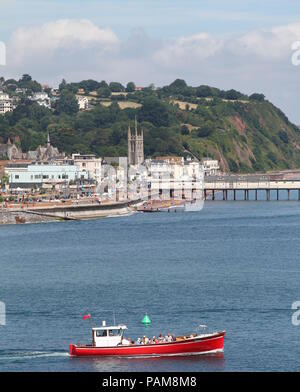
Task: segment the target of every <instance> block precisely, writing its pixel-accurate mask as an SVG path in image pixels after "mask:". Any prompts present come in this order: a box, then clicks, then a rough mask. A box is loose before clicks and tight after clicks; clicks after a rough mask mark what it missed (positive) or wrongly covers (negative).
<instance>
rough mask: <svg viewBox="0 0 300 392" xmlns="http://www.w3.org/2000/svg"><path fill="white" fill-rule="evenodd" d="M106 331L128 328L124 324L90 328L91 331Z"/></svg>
mask: <svg viewBox="0 0 300 392" xmlns="http://www.w3.org/2000/svg"><path fill="white" fill-rule="evenodd" d="M106 329H128V328H127V327H126V325H124V324H120V325H111V326H110V325H106V326H103V327H93V328H92V330H93V331H104V330H106Z"/></svg>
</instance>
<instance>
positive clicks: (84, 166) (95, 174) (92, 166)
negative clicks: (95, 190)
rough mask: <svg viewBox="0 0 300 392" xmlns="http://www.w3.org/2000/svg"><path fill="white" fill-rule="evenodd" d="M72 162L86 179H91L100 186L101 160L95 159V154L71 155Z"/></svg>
mask: <svg viewBox="0 0 300 392" xmlns="http://www.w3.org/2000/svg"><path fill="white" fill-rule="evenodd" d="M72 161H73V163H74V165H76V166H77V167H78V168H79V170H80V171H81V173H83V174H84V175H85V176H86V177H87V178H92V179H93V180H95V181H96V183H97V184H100V182H101V163H102V159H101V158H97V157H96V155H95V154H72Z"/></svg>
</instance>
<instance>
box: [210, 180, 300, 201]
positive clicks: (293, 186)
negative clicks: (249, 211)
mask: <svg viewBox="0 0 300 392" xmlns="http://www.w3.org/2000/svg"><path fill="white" fill-rule="evenodd" d="M292 191H293V195H295V192H296V194H297V196H296V199H295V196H294V198H293V200H298V201H300V178H299V179H293V180H290V179H289V180H284V179H274V178H272V177H269V176H252V175H249V176H218V177H206V178H205V181H204V200H216V199H217V195H220V194H221V197H220V196H219V197H218V200H224V201H227V200H233V201H236V200H245V201H249V200H255V201H257V200H267V201H270V200H271V195H272V200H288V201H289V200H291V192H292ZM241 192H242V194H243V197H242V199H241V198H239V199H238V197H237V195H238V193H239V195H240V194H241ZM250 195H251V196H250ZM259 195H260V198H259ZM262 195H263V196H262Z"/></svg>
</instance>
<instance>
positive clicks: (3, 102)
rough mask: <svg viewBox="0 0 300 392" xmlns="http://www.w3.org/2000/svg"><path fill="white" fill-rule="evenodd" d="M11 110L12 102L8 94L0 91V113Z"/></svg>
mask: <svg viewBox="0 0 300 392" xmlns="http://www.w3.org/2000/svg"><path fill="white" fill-rule="evenodd" d="M12 111H13V103H12V100H11V98H10V97H9V95H8V94H6V93H4V92H3V91H0V114H5V113H7V112H12Z"/></svg>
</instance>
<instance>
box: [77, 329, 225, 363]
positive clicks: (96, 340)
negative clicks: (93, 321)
mask: <svg viewBox="0 0 300 392" xmlns="http://www.w3.org/2000/svg"><path fill="white" fill-rule="evenodd" d="M126 329H127V327H126V325H122V324H121V325H117V326H106V324H105V322H103V326H102V327H99V328H92V339H93V340H92V344H80V343H79V344H70V355H71V356H76V357H80V356H85V357H86V356H126V357H135V356H165V355H192V354H208V353H216V352H222V351H223V344H224V337H225V331H222V332H214V333H202V334H199V333H194V334H191V335H184V336H177V337H174V336H173V337H171V336H170V335H168V336H166V337H162V338H161V339H160V340H159V339H156V338H155V337H153V339H150V340H149V339H147V338H146V337H145V336H144V337H143V339H138V340H137V341H136V342H132V341H129V340H127V339H125V338H124V331H125V330H126Z"/></svg>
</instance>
